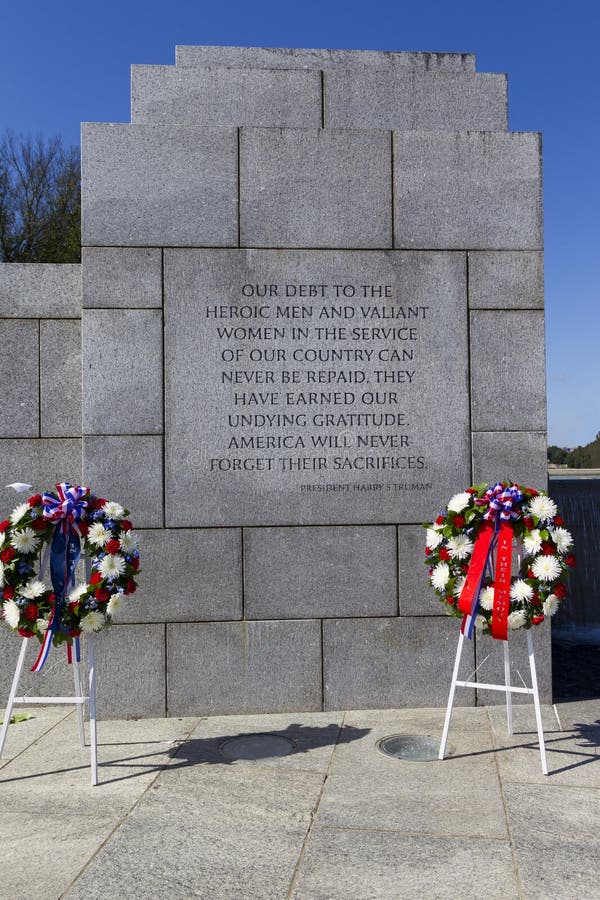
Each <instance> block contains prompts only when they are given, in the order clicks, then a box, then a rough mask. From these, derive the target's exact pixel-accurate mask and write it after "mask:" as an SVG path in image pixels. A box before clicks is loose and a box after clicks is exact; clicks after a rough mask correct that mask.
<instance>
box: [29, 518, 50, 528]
mask: <svg viewBox="0 0 600 900" xmlns="http://www.w3.org/2000/svg"><path fill="white" fill-rule="evenodd" d="M49 525H50V522H49V521H48V519H44V518H43V517H42V518H41V519H33V520H32V522H31V527H32V528H33V530H34V531H43V530H44V529H45V528H47V527H48V526H49Z"/></svg>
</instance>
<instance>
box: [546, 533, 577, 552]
mask: <svg viewBox="0 0 600 900" xmlns="http://www.w3.org/2000/svg"><path fill="white" fill-rule="evenodd" d="M550 534H551V535H552V540H553V541H554V543H555V544H556V548H557V550H558V552H559V553H566V552H567V550H570V549H571V547H572V546H573V536H572V534H571V532H570V531H567V529H566V528H553V529H551V530H550Z"/></svg>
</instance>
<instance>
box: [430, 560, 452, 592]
mask: <svg viewBox="0 0 600 900" xmlns="http://www.w3.org/2000/svg"><path fill="white" fill-rule="evenodd" d="M449 578H450V567H449V566H448V564H447V563H445V562H440V563H438V564H437V566H436V567H435V569H434V570H433V572H432V573H431V583H432V585H433V586H434V588H436V590H438V591H441V590H443V589H444V588H445V586H446V584H447V583H448V579H449Z"/></svg>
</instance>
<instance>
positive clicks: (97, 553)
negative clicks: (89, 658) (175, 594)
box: [0, 482, 139, 671]
mask: <svg viewBox="0 0 600 900" xmlns="http://www.w3.org/2000/svg"><path fill="white" fill-rule="evenodd" d="M128 515H129V511H128V510H127V509H125V508H124V507H123V506H121V504H120V503H115V502H114V501H112V500H105V499H104V498H103V497H98V496H96V495H95V494H94V493H93V492H92V491H91V490H90V489H89V488H87V487H81V486H78V485H76V486H71V485H70V484H68V483H67V482H62V483H61V484H57V485H56V493H53V492H46V493H43V494H34V495H33V496H32V497H29V499H28V500H27V501H26V502H25V503H21V504H19V506H17V507H16V508H15V509H14V510H13V511H12V513H11V514H10V516H9V517H8V519H6V520H5V521H4V522H0V598H1V599H0V607H1V609H2V618H3V619H4V621H5V622H6V623H7V624H8V625H9V626H10V628H12V630H13V631H16V632H18V633H19V634H20V635H21V636H22V637H26V638H29V637H34V636H35V637H37V638H38V640H39V641H40V643H42V645H44V644H47V645H48V649H49V645H50V643H52V644H54V645H55V646H58V645H59V644H62V643H63V642H65V643H67V644H68V645H70V644H71V643H72V642H73V639H76V638H78V637H79V635H80V634H81V632H84V633H88V634H90V633H93V632H96V631H100V630H101V629H102V628H104V627H105V626H108V625H111V624H112V617H113V615H114V614H115V612H116V611H117V609H118V608H119V606H120V604H121V601H122V598H123V596H124V595H128V594H133V593H134V592H135V590H136V587H137V584H136V581H135V577H136V575H137V574H138V571H139V552H138V550H137V537H136V535H135V532H134V531H133V526H132V524H131V522H130V521H129V519H128V518H127V516H128ZM81 553H84V554H86V555H87V556H88V557H89V558H90V561H91V576H90V579H89V581H88V582H87V583H85V584H80V585H78V586H75V568H76V566H77V562H78V561H79V558H80V554H81ZM48 569H49V572H48ZM48 575H49V578H48ZM44 661H45V659H44ZM42 665H43V663H42ZM40 668H41V666H40ZM38 671H39V669H38Z"/></svg>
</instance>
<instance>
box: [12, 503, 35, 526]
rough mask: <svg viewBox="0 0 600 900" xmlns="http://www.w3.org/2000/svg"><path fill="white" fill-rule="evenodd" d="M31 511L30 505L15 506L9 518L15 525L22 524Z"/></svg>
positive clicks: (20, 504)
mask: <svg viewBox="0 0 600 900" xmlns="http://www.w3.org/2000/svg"><path fill="white" fill-rule="evenodd" d="M29 510H30V506H29V503H19V505H18V506H15V508H14V509H13V511H12V512H11V514H10V516H9V517H8V520H9V522H12V524H13V525H16V523H17V522H20V521H21V519H22V518H23V516H24V515H25V514H26V513H28V512H29Z"/></svg>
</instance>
